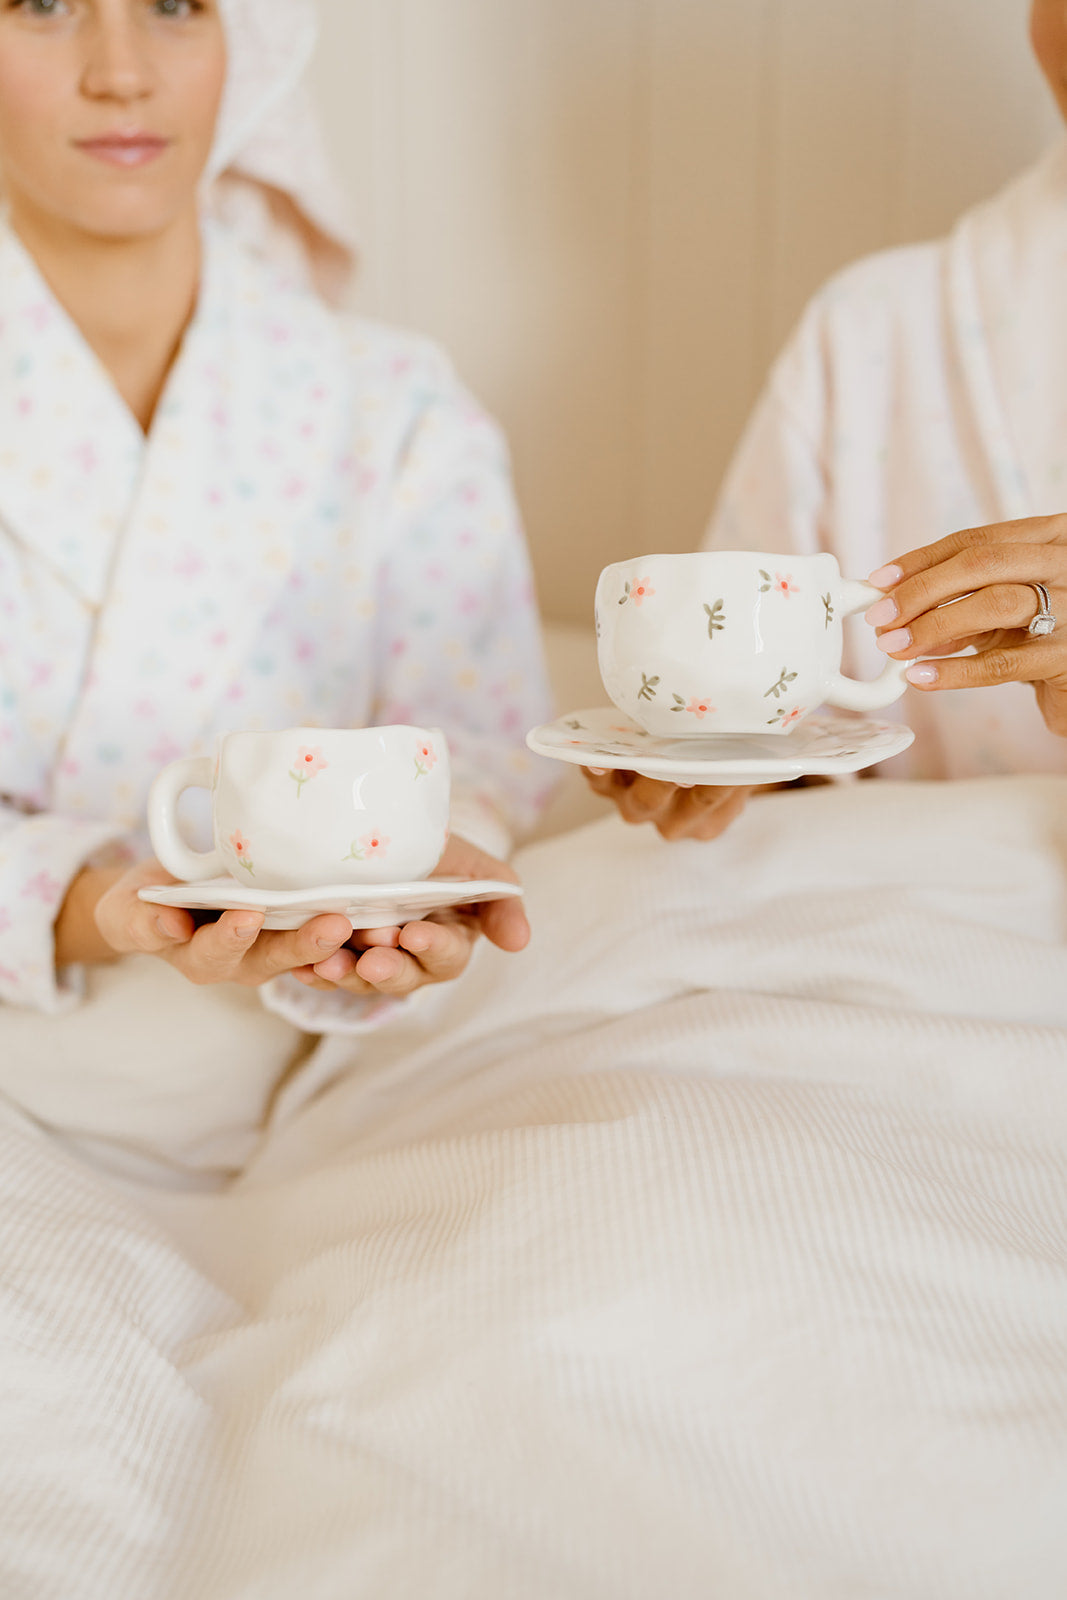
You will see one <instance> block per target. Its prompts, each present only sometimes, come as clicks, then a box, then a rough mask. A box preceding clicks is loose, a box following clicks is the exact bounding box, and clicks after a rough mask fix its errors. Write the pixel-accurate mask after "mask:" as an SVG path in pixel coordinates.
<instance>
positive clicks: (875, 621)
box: [863, 595, 900, 628]
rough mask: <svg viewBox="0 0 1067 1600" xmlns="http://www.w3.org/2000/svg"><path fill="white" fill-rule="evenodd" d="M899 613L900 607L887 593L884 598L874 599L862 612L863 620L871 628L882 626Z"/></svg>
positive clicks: (893, 620) (892, 620)
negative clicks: (871, 604) (872, 603)
mask: <svg viewBox="0 0 1067 1600" xmlns="http://www.w3.org/2000/svg"><path fill="white" fill-rule="evenodd" d="M899 615H900V607H899V606H898V605H897V603H896V601H895V600H894V599H892V598H891V597H890V596H889V595H887V596H886V598H885V599H884V600H876V601H875V602H874V605H873V606H871V607H870V608H869V609H868V610H866V611H865V612H864V613H863V617H864V621H865V622H869V623H870V625H871V627H872V628H884V627H885V625H886V623H887V622H895V621H896V619H897V617H898V616H899Z"/></svg>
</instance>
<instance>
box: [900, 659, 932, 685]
mask: <svg viewBox="0 0 1067 1600" xmlns="http://www.w3.org/2000/svg"><path fill="white" fill-rule="evenodd" d="M904 676H905V677H906V678H907V680H908V682H909V683H936V682H937V668H936V667H935V666H933V665H932V664H931V663H930V662H929V661H916V663H915V665H914V666H913V667H909V668H908V670H907V672H906V673H905V674H904Z"/></svg>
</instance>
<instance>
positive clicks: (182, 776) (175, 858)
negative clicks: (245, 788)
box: [148, 756, 227, 883]
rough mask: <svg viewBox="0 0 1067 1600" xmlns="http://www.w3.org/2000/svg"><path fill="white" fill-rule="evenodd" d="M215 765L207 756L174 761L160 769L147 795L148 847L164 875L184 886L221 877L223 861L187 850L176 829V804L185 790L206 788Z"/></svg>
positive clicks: (217, 855)
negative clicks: (164, 868)
mask: <svg viewBox="0 0 1067 1600" xmlns="http://www.w3.org/2000/svg"><path fill="white" fill-rule="evenodd" d="M214 775H215V763H214V761H212V759H211V757H210V756H199V757H196V758H194V759H192V760H189V761H175V762H174V763H173V764H172V765H171V766H169V767H164V769H163V771H162V772H161V773H160V774H159V777H158V778H157V779H156V781H155V783H154V784H153V785H152V788H151V790H150V792H149V796H148V833H149V837H150V838H151V840H152V848H153V850H154V851H155V852H156V855H157V856H158V857H159V860H160V862H161V863H162V864H163V866H165V867H166V869H167V871H168V872H172V873H173V874H174V876H175V877H176V878H180V879H182V881H183V882H185V883H200V882H202V881H203V880H204V879H205V878H221V877H222V876H223V875H224V874H225V873H226V870H227V869H226V862H225V861H224V860H223V857H222V853H221V852H220V851H218V850H209V851H207V852H206V853H203V854H202V853H201V852H200V851H198V850H190V848H189V846H188V845H187V844H186V842H185V840H184V839H183V838H182V836H181V831H180V829H179V827H178V801H179V800H180V799H181V797H182V795H183V794H184V793H185V791H186V789H210V788H211V787H212V781H213V779H214Z"/></svg>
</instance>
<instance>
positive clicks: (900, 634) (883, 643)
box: [876, 628, 911, 656]
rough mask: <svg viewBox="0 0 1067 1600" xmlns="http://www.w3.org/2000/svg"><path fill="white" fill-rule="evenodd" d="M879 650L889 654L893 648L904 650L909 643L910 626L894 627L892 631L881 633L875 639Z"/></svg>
mask: <svg viewBox="0 0 1067 1600" xmlns="http://www.w3.org/2000/svg"><path fill="white" fill-rule="evenodd" d="M876 643H877V645H878V648H879V650H882V651H884V652H885V654H886V655H887V656H891V655H892V654H893V652H894V651H895V650H906V649H907V648H908V645H909V644H910V643H911V629H910V628H894V629H893V631H892V633H883V634H882V637H881V638H880V639H878V640H877V641H876Z"/></svg>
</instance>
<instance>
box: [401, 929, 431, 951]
mask: <svg viewBox="0 0 1067 1600" xmlns="http://www.w3.org/2000/svg"><path fill="white" fill-rule="evenodd" d="M432 944H433V934H432V933H414V932H413V933H408V934H405V935H404V948H405V950H409V951H410V952H411V954H412V955H421V954H422V953H423V952H424V951H426V950H428V949H429V948H430V946H431V945H432Z"/></svg>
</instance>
